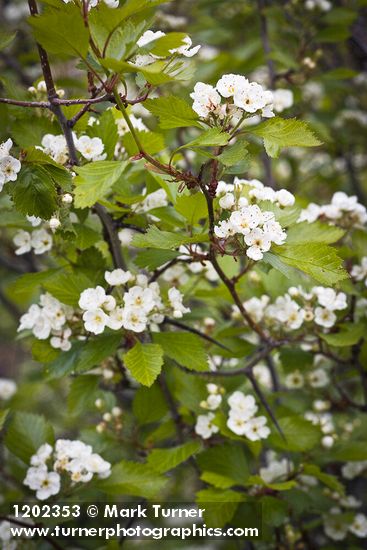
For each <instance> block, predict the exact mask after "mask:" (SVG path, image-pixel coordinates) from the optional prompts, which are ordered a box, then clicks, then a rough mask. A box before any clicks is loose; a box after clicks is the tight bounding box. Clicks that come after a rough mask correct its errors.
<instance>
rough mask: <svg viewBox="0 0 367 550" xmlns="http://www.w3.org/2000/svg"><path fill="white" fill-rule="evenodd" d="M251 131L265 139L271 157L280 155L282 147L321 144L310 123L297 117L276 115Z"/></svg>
mask: <svg viewBox="0 0 367 550" xmlns="http://www.w3.org/2000/svg"><path fill="white" fill-rule="evenodd" d="M250 131H251V133H253V134H256V135H257V136H260V137H262V138H263V139H264V146H265V149H266V152H267V153H268V155H269V156H270V157H278V155H279V152H280V149H281V148H282V147H315V146H317V145H321V141H319V139H318V138H317V137H316V136H315V135H314V133H313V132H312V130H311V129H310V127H309V126H308V124H307V123H306V122H304V121H301V120H296V119H295V118H291V119H283V118H280V117H274V118H271V119H269V120H267V121H266V122H263V123H262V124H260V125H259V126H258V127H257V128H254V129H252V130H250Z"/></svg>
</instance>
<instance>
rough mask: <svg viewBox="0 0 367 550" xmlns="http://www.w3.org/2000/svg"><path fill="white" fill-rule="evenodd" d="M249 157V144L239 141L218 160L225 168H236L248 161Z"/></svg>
mask: <svg viewBox="0 0 367 550" xmlns="http://www.w3.org/2000/svg"><path fill="white" fill-rule="evenodd" d="M247 156H248V151H247V143H246V142H244V141H243V140H240V139H239V140H238V141H237V142H236V143H235V144H234V145H231V146H230V147H226V148H225V149H224V151H223V153H222V154H221V155H219V156H218V157H217V159H218V160H219V162H221V163H222V164H224V166H234V165H235V164H237V163H239V162H242V161H244V160H247V159H246V157H247Z"/></svg>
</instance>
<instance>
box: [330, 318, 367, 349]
mask: <svg viewBox="0 0 367 550" xmlns="http://www.w3.org/2000/svg"><path fill="white" fill-rule="evenodd" d="M366 329H367V327H366V325H365V324H363V323H342V324H340V325H338V327H337V330H338V332H331V333H329V334H323V333H320V338H322V339H323V340H324V341H325V342H327V343H328V344H329V346H335V347H344V346H354V344H357V343H358V342H359V341H360V340H361V338H363V337H364V336H365V335H366Z"/></svg>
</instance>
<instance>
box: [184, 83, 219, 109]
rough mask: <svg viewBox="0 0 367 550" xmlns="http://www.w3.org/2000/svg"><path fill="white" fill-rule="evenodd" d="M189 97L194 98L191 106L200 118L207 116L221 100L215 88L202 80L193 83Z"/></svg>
mask: <svg viewBox="0 0 367 550" xmlns="http://www.w3.org/2000/svg"><path fill="white" fill-rule="evenodd" d="M190 97H191V98H192V99H193V100H194V103H193V106H192V108H193V109H194V111H195V112H196V113H197V114H198V115H199V117H201V118H207V116H209V114H210V113H212V112H214V111H215V110H216V109H217V108H218V107H219V105H220V102H221V99H220V95H219V94H218V92H217V91H216V90H215V88H213V86H210V85H209V84H204V83H203V82H197V83H196V84H195V87H194V91H193V92H192V93H191V94H190Z"/></svg>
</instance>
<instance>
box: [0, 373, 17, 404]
mask: <svg viewBox="0 0 367 550" xmlns="http://www.w3.org/2000/svg"><path fill="white" fill-rule="evenodd" d="M16 391H17V385H16V383H15V382H14V380H10V379H9V378H0V399H4V401H5V400H7V399H11V398H12V397H13V395H14V394H15V393H16Z"/></svg>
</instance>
